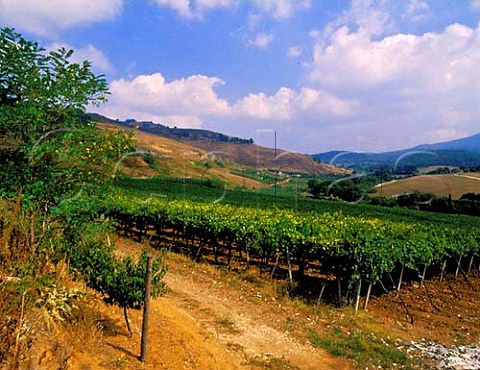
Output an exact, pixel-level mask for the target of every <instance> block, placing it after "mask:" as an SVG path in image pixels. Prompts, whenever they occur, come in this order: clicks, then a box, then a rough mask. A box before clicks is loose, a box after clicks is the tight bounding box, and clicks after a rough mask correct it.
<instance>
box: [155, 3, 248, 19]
mask: <svg viewBox="0 0 480 370" xmlns="http://www.w3.org/2000/svg"><path fill="white" fill-rule="evenodd" d="M155 1H156V3H157V4H158V5H160V6H167V7H169V8H171V9H173V10H175V11H177V12H178V14H180V16H182V17H184V18H197V19H201V18H202V17H203V15H204V13H205V12H207V11H209V10H212V9H216V8H231V7H234V6H236V5H237V4H238V2H239V1H238V0H155Z"/></svg>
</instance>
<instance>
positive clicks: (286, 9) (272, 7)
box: [253, 0, 311, 19]
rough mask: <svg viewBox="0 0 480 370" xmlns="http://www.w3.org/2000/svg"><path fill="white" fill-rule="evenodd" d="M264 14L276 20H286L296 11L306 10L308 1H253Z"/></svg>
mask: <svg viewBox="0 0 480 370" xmlns="http://www.w3.org/2000/svg"><path fill="white" fill-rule="evenodd" d="M253 2H254V3H255V4H256V5H257V6H258V7H259V8H260V9H261V10H263V11H264V12H265V13H267V14H269V15H270V16H272V17H273V18H276V19H287V18H290V17H292V16H293V14H294V13H295V11H296V10H301V9H308V8H310V6H311V1H310V0H253Z"/></svg>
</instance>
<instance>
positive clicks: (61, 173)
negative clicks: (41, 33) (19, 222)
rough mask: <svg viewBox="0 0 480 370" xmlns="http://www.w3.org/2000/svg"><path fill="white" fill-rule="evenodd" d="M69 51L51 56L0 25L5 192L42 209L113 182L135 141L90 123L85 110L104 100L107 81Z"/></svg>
mask: <svg viewBox="0 0 480 370" xmlns="http://www.w3.org/2000/svg"><path fill="white" fill-rule="evenodd" d="M72 54H73V51H72V50H67V49H64V48H61V49H58V50H55V51H51V52H48V53H47V52H46V50H45V49H44V48H42V47H40V46H39V45H38V43H36V42H32V41H27V40H25V39H24V38H23V37H22V36H21V35H20V34H18V33H16V32H14V31H13V30H12V29H10V28H1V29H0V195H3V196H7V197H11V196H14V195H16V194H18V193H19V192H20V191H21V192H22V193H23V197H24V199H25V200H27V201H30V204H31V205H33V204H35V207H36V208H38V209H42V210H47V209H48V208H49V207H51V206H52V205H56V204H59V203H60V202H61V201H63V200H66V199H68V198H70V197H73V196H74V195H75V194H77V193H78V192H79V190H80V189H82V187H83V186H84V184H86V183H93V184H98V183H101V182H103V181H105V180H106V179H108V177H109V175H110V174H111V169H112V162H113V161H115V160H117V159H118V158H120V156H121V155H122V153H124V152H126V151H127V150H129V148H130V146H131V140H130V138H129V137H126V136H125V135H123V134H121V133H114V132H108V131H100V130H97V128H96V126H95V124H93V123H92V122H88V121H87V122H85V120H84V117H83V116H82V114H81V112H83V111H84V110H85V108H86V107H87V106H88V105H89V104H93V105H98V104H100V103H101V102H104V101H105V100H106V96H107V94H108V91H107V83H106V80H105V78H104V76H102V75H95V74H94V73H93V72H92V71H91V64H90V63H89V62H88V61H85V62H83V63H82V64H81V65H80V64H76V63H72V62H71V61H70V58H71V56H72ZM32 207H34V206H32Z"/></svg>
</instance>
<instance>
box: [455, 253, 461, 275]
mask: <svg viewBox="0 0 480 370" xmlns="http://www.w3.org/2000/svg"><path fill="white" fill-rule="evenodd" d="M461 264H462V256H460V257H459V258H458V263H457V270H456V271H455V279H456V278H457V277H458V273H459V272H460V266H461Z"/></svg>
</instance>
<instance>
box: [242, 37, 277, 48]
mask: <svg viewBox="0 0 480 370" xmlns="http://www.w3.org/2000/svg"><path fill="white" fill-rule="evenodd" d="M274 38H275V37H274V36H273V35H272V34H266V33H258V34H257V35H256V36H255V38H254V39H253V40H249V41H248V42H247V45H248V46H254V47H257V48H261V49H266V48H267V47H268V45H270V43H271V42H272V41H273V40H274Z"/></svg>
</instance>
